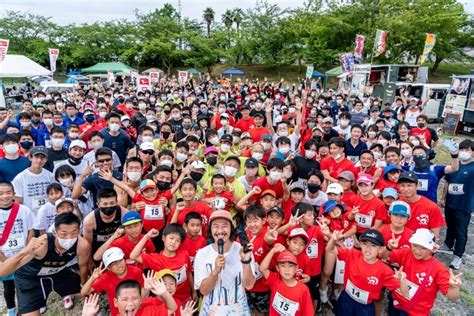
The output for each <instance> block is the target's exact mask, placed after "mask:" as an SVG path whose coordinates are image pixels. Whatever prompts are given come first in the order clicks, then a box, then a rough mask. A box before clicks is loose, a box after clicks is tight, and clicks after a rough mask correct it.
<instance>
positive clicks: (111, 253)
mask: <svg viewBox="0 0 474 316" xmlns="http://www.w3.org/2000/svg"><path fill="white" fill-rule="evenodd" d="M124 257H125V254H124V253H123V251H122V249H120V248H119V247H111V248H109V249H107V250H106V251H105V252H104V254H103V255H102V261H103V262H104V266H105V267H106V268H107V267H108V266H109V265H110V264H111V263H112V262H115V261H119V260H122V259H123V258H124Z"/></svg>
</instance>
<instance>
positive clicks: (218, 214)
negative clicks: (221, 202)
mask: <svg viewBox="0 0 474 316" xmlns="http://www.w3.org/2000/svg"><path fill="white" fill-rule="evenodd" d="M218 218H223V219H226V220H228V221H229V222H231V223H232V222H233V219H232V215H230V212H229V211H225V210H221V211H214V212H212V214H211V217H210V218H209V224H210V223H212V221H213V220H215V219H218Z"/></svg>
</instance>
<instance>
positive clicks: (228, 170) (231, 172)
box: [224, 166, 238, 177]
mask: <svg viewBox="0 0 474 316" xmlns="http://www.w3.org/2000/svg"><path fill="white" fill-rule="evenodd" d="M237 171H238V170H237V168H234V167H232V166H224V175H225V176H226V177H235V175H236V174H237Z"/></svg>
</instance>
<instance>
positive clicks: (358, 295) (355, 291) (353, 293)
mask: <svg viewBox="0 0 474 316" xmlns="http://www.w3.org/2000/svg"><path fill="white" fill-rule="evenodd" d="M346 292H347V294H349V296H350V297H351V298H352V299H353V300H354V301H356V302H359V303H361V304H367V302H368V301H369V292H367V291H364V290H361V289H359V288H358V287H356V286H355V285H354V284H353V283H352V282H351V280H347V284H346Z"/></svg>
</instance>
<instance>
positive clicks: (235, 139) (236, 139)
mask: <svg viewBox="0 0 474 316" xmlns="http://www.w3.org/2000/svg"><path fill="white" fill-rule="evenodd" d="M239 142H240V137H239V136H234V138H233V139H232V143H233V144H238V143H239Z"/></svg>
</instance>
